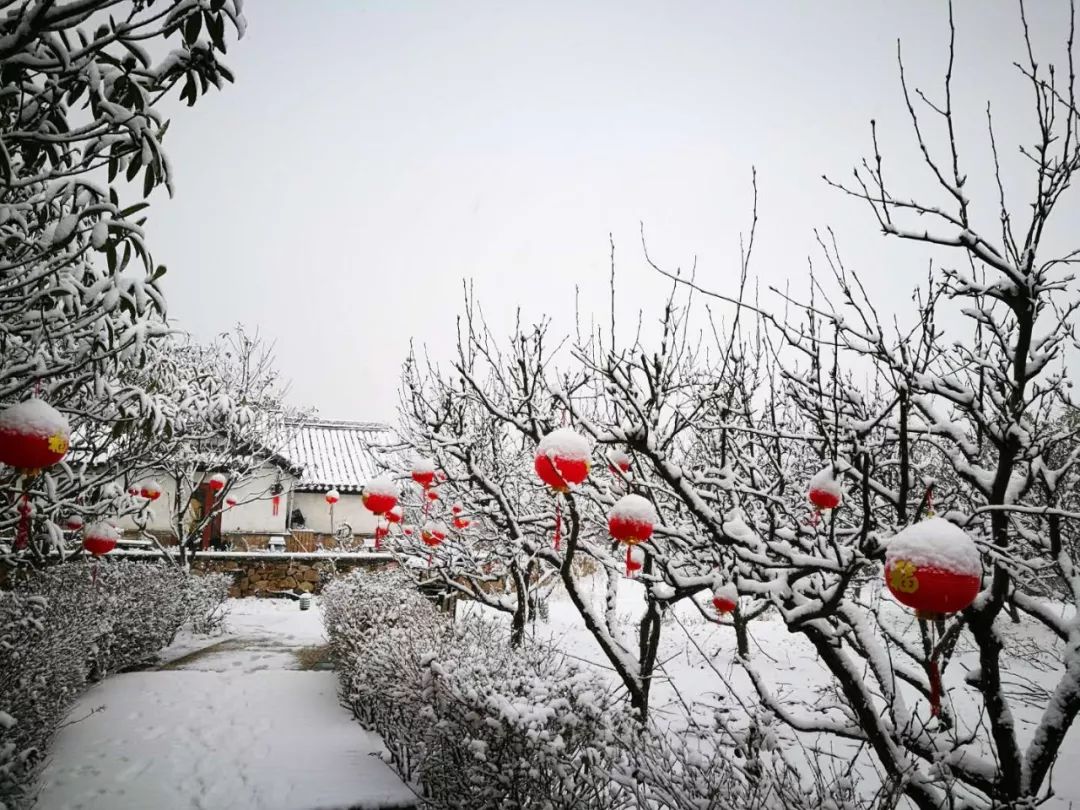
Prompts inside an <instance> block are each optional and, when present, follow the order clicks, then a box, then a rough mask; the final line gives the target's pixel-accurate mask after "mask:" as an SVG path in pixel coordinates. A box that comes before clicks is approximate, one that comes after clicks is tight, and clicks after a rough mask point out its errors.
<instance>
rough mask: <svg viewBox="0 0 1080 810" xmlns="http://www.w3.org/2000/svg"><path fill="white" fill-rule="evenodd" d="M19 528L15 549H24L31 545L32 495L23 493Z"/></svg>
mask: <svg viewBox="0 0 1080 810" xmlns="http://www.w3.org/2000/svg"><path fill="white" fill-rule="evenodd" d="M18 509H19V529H18V531H17V533H16V534H15V550H16V551H22V550H23V549H24V548H26V547H27V546H28V545H30V509H31V507H30V496H29V495H28V494H27V493H25V492H24V493H23V495H22V502H21V503H20V504H19V507H18Z"/></svg>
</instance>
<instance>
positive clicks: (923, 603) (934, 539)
mask: <svg viewBox="0 0 1080 810" xmlns="http://www.w3.org/2000/svg"><path fill="white" fill-rule="evenodd" d="M885 584H886V585H888V587H889V590H890V591H891V592H892V594H893V596H895V597H896V600H897V601H898V602H900V603H901V604H903V605H907V606H908V607H910V608H914V609H915V611H916V612H917V613H918V614H919V616H920V618H938V617H940V616H943V615H947V614H949V613H956V612H958V611H961V610H963V609H964V608H966V607H968V606H969V605H970V604H971V603H972V602H974V601H975V597H976V596H977V595H978V593H979V589H980V588H981V587H982V560H981V559H980V557H979V549H978V547H977V546H976V545H975V542H974V541H973V540H972V539H971V538H970V537H969V536H968V534H967V532H965V531H964V530H963V529H961V528H960V527H959V526H956V525H955V524H953V523H950V522H949V521H947V520H945V519H943V518H939V517H934V518H929V519H928V520H923V521H921V522H919V523H915V524H913V525H911V526H908V527H907V528H906V529H904V530H903V531H901V532H899V533H898V534H897V535H896V536H895V537H893V539H892V540H890V541H889V543H888V544H887V545H886V547H885Z"/></svg>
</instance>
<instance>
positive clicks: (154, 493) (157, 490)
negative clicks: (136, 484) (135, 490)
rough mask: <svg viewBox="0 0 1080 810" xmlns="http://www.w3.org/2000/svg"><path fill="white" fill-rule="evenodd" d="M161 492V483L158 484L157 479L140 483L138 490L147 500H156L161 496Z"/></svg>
mask: <svg viewBox="0 0 1080 810" xmlns="http://www.w3.org/2000/svg"><path fill="white" fill-rule="evenodd" d="M161 492H162V489H161V484H159V483H158V482H157V481H147V482H146V483H145V484H143V485H142V488H141V489H140V490H139V494H140V495H142V496H143V497H144V498H146V500H148V501H156V500H157V499H158V498H160V497H161Z"/></svg>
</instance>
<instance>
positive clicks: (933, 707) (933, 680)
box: [926, 658, 941, 717]
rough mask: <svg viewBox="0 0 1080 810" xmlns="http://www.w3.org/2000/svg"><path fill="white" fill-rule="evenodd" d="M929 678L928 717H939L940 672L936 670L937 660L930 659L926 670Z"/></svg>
mask: <svg viewBox="0 0 1080 810" xmlns="http://www.w3.org/2000/svg"><path fill="white" fill-rule="evenodd" d="M926 670H927V674H928V675H929V676H930V716H931V717H940V716H941V670H940V669H938V663H937V658H931V659H930V664H929V665H928V666H927V668H926Z"/></svg>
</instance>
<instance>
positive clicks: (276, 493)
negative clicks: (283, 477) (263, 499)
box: [270, 481, 285, 517]
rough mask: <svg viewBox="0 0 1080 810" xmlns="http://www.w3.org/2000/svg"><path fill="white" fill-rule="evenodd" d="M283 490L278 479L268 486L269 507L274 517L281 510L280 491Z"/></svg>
mask: <svg viewBox="0 0 1080 810" xmlns="http://www.w3.org/2000/svg"><path fill="white" fill-rule="evenodd" d="M284 491H285V487H283V486H282V485H281V482H280V481H275V482H274V485H273V486H272V487H270V509H271V512H272V514H273V515H274V517H277V515H278V512H279V511H280V510H281V493H282V492H284Z"/></svg>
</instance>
